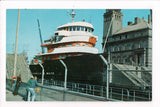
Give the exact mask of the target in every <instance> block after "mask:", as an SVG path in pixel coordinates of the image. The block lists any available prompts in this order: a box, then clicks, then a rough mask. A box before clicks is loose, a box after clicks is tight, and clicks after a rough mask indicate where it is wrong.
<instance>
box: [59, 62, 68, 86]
mask: <svg viewBox="0 0 160 107" xmlns="http://www.w3.org/2000/svg"><path fill="white" fill-rule="evenodd" d="M60 62H61V63H62V65H63V66H64V68H65V79H64V89H66V88H67V66H66V64H65V63H64V62H63V60H61V59H60Z"/></svg>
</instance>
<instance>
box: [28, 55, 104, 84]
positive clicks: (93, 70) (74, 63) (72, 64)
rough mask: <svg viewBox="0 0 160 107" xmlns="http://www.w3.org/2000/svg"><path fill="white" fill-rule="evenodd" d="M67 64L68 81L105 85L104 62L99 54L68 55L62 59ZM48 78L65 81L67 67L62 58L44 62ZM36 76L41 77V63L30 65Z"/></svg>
mask: <svg viewBox="0 0 160 107" xmlns="http://www.w3.org/2000/svg"><path fill="white" fill-rule="evenodd" d="M62 60H63V61H64V63H65V64H66V66H67V81H68V82H76V83H85V84H95V85H103V83H104V81H103V80H104V69H103V67H104V65H105V64H104V63H103V61H102V60H101V58H100V57H99V54H94V55H82V56H74V57H67V58H65V59H62ZM43 66H44V71H45V75H44V78H45V79H46V80H60V81H64V77H65V68H64V66H63V65H62V63H61V62H60V60H46V61H44V63H43ZM30 70H31V72H32V74H33V75H34V76H37V77H38V78H39V79H41V76H42V73H41V72H42V68H41V67H40V65H39V64H37V65H30Z"/></svg>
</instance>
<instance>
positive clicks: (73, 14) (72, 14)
mask: <svg viewBox="0 0 160 107" xmlns="http://www.w3.org/2000/svg"><path fill="white" fill-rule="evenodd" d="M70 15H71V16H72V22H74V16H75V15H76V14H75V12H74V9H72V13H71V14H70Z"/></svg>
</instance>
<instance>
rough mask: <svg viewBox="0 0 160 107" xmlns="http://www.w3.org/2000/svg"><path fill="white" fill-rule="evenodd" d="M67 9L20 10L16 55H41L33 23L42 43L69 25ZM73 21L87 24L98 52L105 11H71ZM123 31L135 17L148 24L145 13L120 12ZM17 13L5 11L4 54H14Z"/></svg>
mask: <svg viewBox="0 0 160 107" xmlns="http://www.w3.org/2000/svg"><path fill="white" fill-rule="evenodd" d="M71 11H72V10H71V9H20V20H19V36H18V49H17V51H18V53H22V51H23V50H24V51H26V52H27V55H28V58H29V61H30V60H31V59H32V58H33V57H34V56H35V55H36V54H37V53H39V52H40V51H41V47H40V36H39V30H38V23H37V19H39V22H40V28H41V34H42V39H43V41H44V40H47V39H49V38H50V37H51V35H53V34H54V31H55V30H56V29H57V27H58V26H61V25H63V24H67V23H70V22H72V19H71V16H70V15H69V14H70V13H71ZM74 11H75V13H76V16H75V21H82V20H83V19H85V22H89V23H91V24H92V25H93V27H94V32H93V34H94V35H97V36H98V41H97V43H96V48H98V49H99V53H101V52H102V46H101V43H102V37H103V14H104V13H105V9H75V10H74ZM121 12H122V13H123V27H126V26H127V23H128V21H131V22H133V23H134V18H135V17H140V18H141V19H142V18H143V17H144V19H146V20H148V15H149V14H150V10H149V9H122V10H121ZM17 19H18V10H17V9H7V10H6V53H13V52H14V50H15V42H16V30H17Z"/></svg>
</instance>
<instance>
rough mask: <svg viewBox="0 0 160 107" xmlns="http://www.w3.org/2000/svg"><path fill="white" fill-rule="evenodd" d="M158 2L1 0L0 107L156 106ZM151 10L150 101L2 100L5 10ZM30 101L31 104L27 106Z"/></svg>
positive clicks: (159, 47)
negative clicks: (151, 75)
mask: <svg viewBox="0 0 160 107" xmlns="http://www.w3.org/2000/svg"><path fill="white" fill-rule="evenodd" d="M159 4H160V2H159V1H158V0H154V1H144V0H142V1H137V0H129V1H126V0H124V1H122V0H117V1H116V0H113V1H103V0H102V1H98V0H97V1H95V0H94V1H92V2H91V0H86V1H84V0H82V1H78V0H77V1H76V0H74V1H63V0H60V1H47V2H46V1H33V2H31V1H14V2H13V1H1V3H0V106H1V107H12V106H17V107H22V106H23V107H28V106H37V105H38V106H40V107H44V106H65V107H74V106H76V107H82V106H95V107H97V106H106V107H108V106H109V107H110V106H114V107H119V106H123V107H128V106H131V107H135V106H136V107H137V106H145V107H151V106H155V107H157V106H159V105H160V103H159V101H160V100H159V99H160V90H159V89H160V87H159V86H160V79H159V78H160V77H159V76H160V70H159V65H160V63H159V59H160V58H159V56H160V42H159V40H160V22H159V20H160V5H159ZM17 8H20V9H25V8H27V9H62V8H63V9H70V8H78V9H82V8H84V9H88V8H90V9H105V8H117V9H119V8H120V9H153V39H152V41H153V54H152V56H153V64H152V65H153V71H152V72H153V80H152V81H153V101H152V102H34V103H27V102H6V96H5V94H6V92H5V77H6V75H5V70H6V69H5V65H6V61H5V60H6V53H5V52H6V48H5V45H6V36H5V35H6V9H17ZM30 104H32V105H30Z"/></svg>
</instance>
